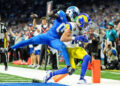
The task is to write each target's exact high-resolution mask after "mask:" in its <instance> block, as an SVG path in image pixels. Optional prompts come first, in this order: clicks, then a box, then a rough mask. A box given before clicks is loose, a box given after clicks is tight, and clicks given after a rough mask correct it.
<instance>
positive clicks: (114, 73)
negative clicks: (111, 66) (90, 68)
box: [101, 71, 120, 74]
mask: <svg viewBox="0 0 120 86" xmlns="http://www.w3.org/2000/svg"><path fill="white" fill-rule="evenodd" d="M101 72H106V73H112V74H120V72H107V71H101Z"/></svg>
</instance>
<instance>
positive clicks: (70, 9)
mask: <svg viewBox="0 0 120 86" xmlns="http://www.w3.org/2000/svg"><path fill="white" fill-rule="evenodd" d="M66 14H67V15H68V16H69V17H70V18H71V21H74V18H75V17H76V16H78V15H80V10H79V9H78V8H77V7H76V6H70V7H68V8H67V10H66Z"/></svg>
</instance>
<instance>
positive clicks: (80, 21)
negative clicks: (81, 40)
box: [75, 16, 85, 28]
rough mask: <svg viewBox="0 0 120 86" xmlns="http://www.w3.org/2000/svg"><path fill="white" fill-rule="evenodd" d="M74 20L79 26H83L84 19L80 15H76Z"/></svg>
mask: <svg viewBox="0 0 120 86" xmlns="http://www.w3.org/2000/svg"><path fill="white" fill-rule="evenodd" d="M75 21H76V24H77V25H78V26H79V27H81V28H82V27H84V24H85V21H84V18H83V17H82V16H78V17H77V18H76V20H75Z"/></svg>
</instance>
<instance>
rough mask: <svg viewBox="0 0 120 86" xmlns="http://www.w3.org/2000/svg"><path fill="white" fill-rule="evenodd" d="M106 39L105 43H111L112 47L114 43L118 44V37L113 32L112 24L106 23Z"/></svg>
mask: <svg viewBox="0 0 120 86" xmlns="http://www.w3.org/2000/svg"><path fill="white" fill-rule="evenodd" d="M106 39H107V42H109V41H111V42H112V46H113V47H116V46H115V45H116V42H117V43H118V35H117V32H116V31H115V30H114V24H113V22H109V23H108V30H107V31H106Z"/></svg>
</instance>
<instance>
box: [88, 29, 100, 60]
mask: <svg viewBox="0 0 120 86" xmlns="http://www.w3.org/2000/svg"><path fill="white" fill-rule="evenodd" d="M88 39H89V43H88V45H87V46H86V49H87V50H88V53H89V54H90V55H91V57H92V58H94V59H100V56H99V54H100V53H99V47H98V45H99V34H98V33H96V32H94V29H93V28H90V30H89V34H88Z"/></svg>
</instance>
